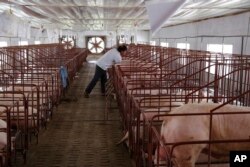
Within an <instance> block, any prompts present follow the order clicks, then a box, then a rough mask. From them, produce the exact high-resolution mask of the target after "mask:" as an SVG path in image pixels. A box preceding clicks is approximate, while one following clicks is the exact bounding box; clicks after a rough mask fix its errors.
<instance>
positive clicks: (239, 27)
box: [150, 12, 250, 54]
mask: <svg viewBox="0 0 250 167" xmlns="http://www.w3.org/2000/svg"><path fill="white" fill-rule="evenodd" d="M249 20H250V12H247V13H243V14H238V15H234V16H227V17H221V18H215V19H209V20H204V21H200V22H195V23H188V24H182V25H177V26H172V27H167V28H162V29H161V30H160V31H159V32H158V33H157V34H156V36H155V37H152V36H151V35H150V38H153V39H154V38H167V39H161V41H167V42H169V46H170V47H176V43H178V42H188V43H190V48H191V49H196V50H206V46H207V44H208V43H218V44H222V43H224V44H233V53H235V54H240V53H241V43H242V42H241V41H242V38H241V37H224V38H223V37H205V36H242V35H250V32H248V27H249ZM195 36H203V37H199V38H191V37H195ZM169 38H175V39H169ZM177 38H181V39H177ZM155 40H156V41H157V40H159V39H155ZM244 44H245V45H244V50H243V54H250V39H247V37H245V38H244Z"/></svg>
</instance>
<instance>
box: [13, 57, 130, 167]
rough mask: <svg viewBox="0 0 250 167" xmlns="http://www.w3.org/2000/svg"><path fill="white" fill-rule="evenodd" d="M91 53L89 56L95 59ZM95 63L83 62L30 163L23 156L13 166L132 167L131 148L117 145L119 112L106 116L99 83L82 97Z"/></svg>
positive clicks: (33, 147)
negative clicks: (107, 117)
mask: <svg viewBox="0 0 250 167" xmlns="http://www.w3.org/2000/svg"><path fill="white" fill-rule="evenodd" d="M97 58H98V57H97V56H89V57H88V59H87V60H89V61H90V60H95V59H97ZM94 69H95V64H91V63H84V64H83V67H82V69H81V70H80V71H79V77H78V78H77V79H75V80H74V81H73V82H72V83H71V86H70V89H69V90H68V91H67V94H66V98H68V99H75V98H77V99H78V100H77V101H62V102H61V103H60V105H59V106H58V108H57V109H55V111H54V115H53V119H52V120H51V121H50V122H49V123H48V127H47V129H46V130H42V131H41V132H40V133H39V143H38V144H35V142H32V143H31V145H30V149H29V150H28V155H27V163H26V165H24V164H23V161H22V159H21V158H20V156H19V157H18V158H17V162H14V163H13V166H18V167H19V166H23V167H66V166H67V167H130V166H132V163H131V159H130V157H129V154H128V150H127V149H126V148H125V147H124V146H123V145H120V146H116V145H115V144H116V142H118V141H119V139H120V138H121V136H122V131H121V122H120V119H119V112H118V110H117V109H113V110H112V111H111V112H110V113H109V120H107V121H105V120H104V109H105V97H103V96H101V94H100V85H99V83H98V85H97V86H96V87H95V89H94V90H93V92H92V94H91V96H90V98H88V99H86V98H84V97H83V90H84V88H85V87H86V85H87V84H88V83H89V81H90V79H91V77H92V76H93V73H94Z"/></svg>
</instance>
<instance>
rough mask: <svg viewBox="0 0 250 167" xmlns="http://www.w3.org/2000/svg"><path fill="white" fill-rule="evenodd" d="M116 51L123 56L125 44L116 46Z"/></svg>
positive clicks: (125, 49)
mask: <svg viewBox="0 0 250 167" xmlns="http://www.w3.org/2000/svg"><path fill="white" fill-rule="evenodd" d="M117 50H118V52H120V54H121V56H124V55H125V54H126V53H127V46H126V45H120V46H118V47H117Z"/></svg>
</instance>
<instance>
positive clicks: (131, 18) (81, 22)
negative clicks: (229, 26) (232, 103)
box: [0, 0, 250, 31]
mask: <svg viewBox="0 0 250 167" xmlns="http://www.w3.org/2000/svg"><path fill="white" fill-rule="evenodd" d="M149 1H151V2H152V1H155V0H0V12H3V11H6V10H10V9H11V13H13V14H14V15H16V16H18V17H21V18H22V19H26V20H30V22H31V24H32V26H41V25H44V26H52V27H53V26H54V27H57V28H61V29H72V30H76V31H82V30H117V29H132V28H136V29H143V30H149V29H150V25H149V20H148V14H147V10H146V5H145V4H146V3H147V2H149ZM166 1H173V0H166ZM245 11H250V0H186V2H185V3H184V5H183V6H182V7H181V8H179V9H178V10H177V11H175V12H174V14H173V15H172V17H170V18H169V19H168V20H167V22H165V23H164V25H163V26H169V25H176V24H182V23H187V22H193V21H197V20H203V19H208V18H213V17H219V16H224V15H229V14H235V13H240V12H245Z"/></svg>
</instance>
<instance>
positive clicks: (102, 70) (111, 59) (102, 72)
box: [84, 45, 127, 98]
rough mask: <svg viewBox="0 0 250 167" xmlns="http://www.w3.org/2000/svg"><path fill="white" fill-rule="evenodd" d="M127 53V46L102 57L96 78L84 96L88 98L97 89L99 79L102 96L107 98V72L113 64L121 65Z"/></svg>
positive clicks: (98, 64) (119, 47)
mask: <svg viewBox="0 0 250 167" xmlns="http://www.w3.org/2000/svg"><path fill="white" fill-rule="evenodd" d="M126 52H127V47H126V45H121V46H118V47H117V48H113V49H111V50H109V51H108V52H107V53H105V54H104V55H103V56H102V57H100V59H98V60H97V62H96V69H95V74H94V77H93V78H92V80H91V82H90V83H89V84H88V86H87V88H86V89H85V92H84V96H85V97H86V98H88V97H89V94H90V93H91V91H92V89H93V88H94V87H95V85H96V83H97V82H98V80H99V79H101V91H102V95H103V96H105V83H106V81H107V74H106V70H107V68H109V67H110V66H112V65H113V64H116V63H120V62H121V61H122V56H124V55H125V54H126Z"/></svg>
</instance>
